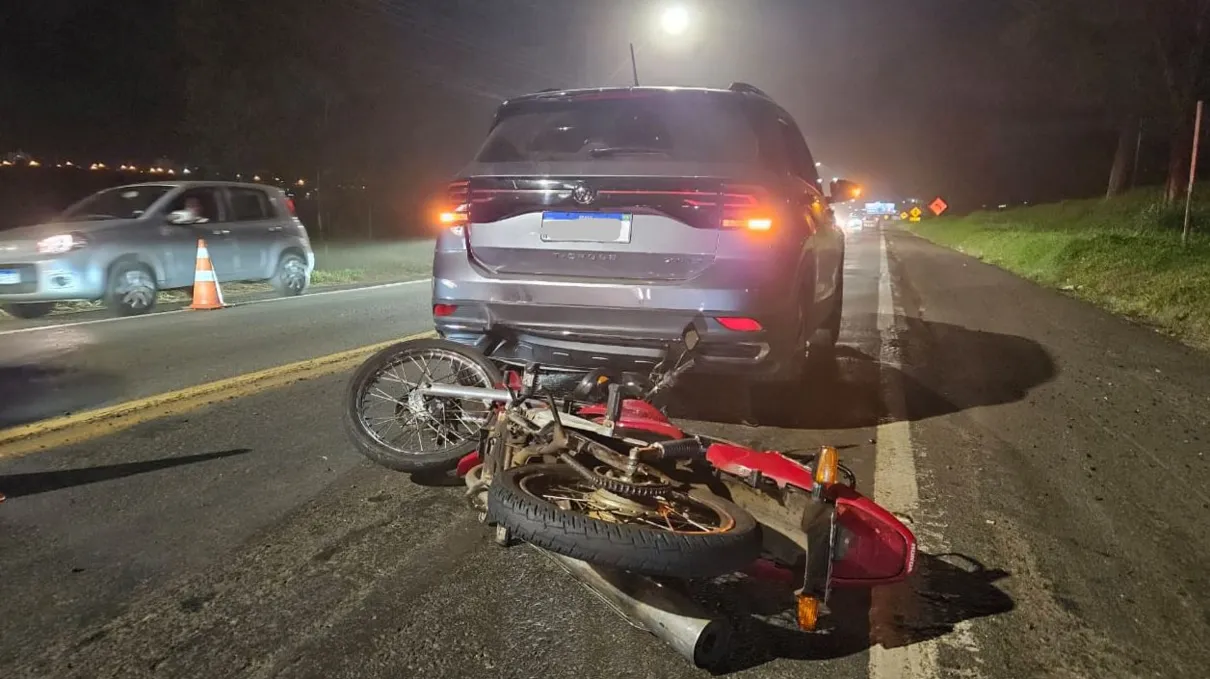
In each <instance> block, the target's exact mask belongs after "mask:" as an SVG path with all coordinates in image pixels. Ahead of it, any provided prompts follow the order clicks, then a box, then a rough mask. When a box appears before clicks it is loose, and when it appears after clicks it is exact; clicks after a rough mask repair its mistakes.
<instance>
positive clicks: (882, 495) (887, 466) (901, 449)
mask: <svg viewBox="0 0 1210 679" xmlns="http://www.w3.org/2000/svg"><path fill="white" fill-rule="evenodd" d="M878 269H879V273H878V333H879V336H880V339H881V341H880V342H879V344H880V348H879V352H878V359H879V362H880V365H881V368H880V375H879V382H880V388H881V391H882V394H883V398H884V399H886V407H887V412H888V415H889V417H888V418H887V419H888V420H890V421H887V422H883V423H881V424H879V425H878V427H877V430H876V432H875V441H876V449H875V457H874V501H875V502H877V503H878V504H880V505H882V506H883V507H885V508H886V509H887V510H888V511H890V512H893V513H895V514H897V515H899V516H900V517H908V518H910V519H911V520H912V521H911V524H910V525H909V527H910V528H912V529H913V532H916V533H917V536H916V538H917V540H918V542H919V548H920V549H921V550H922V551H925V552H931V553H934V554H936V553H937V552H936V551H935V550H934V549H933V547H934V546H935V545H932V544H929V545H926V544H925V540H926V537H925V536H922V535H920V534H919V532H920V531H919V526H920V523H921V521H920V514H919V511H920V489H919V486H918V484H917V480H916V457H915V453H914V452H913V451H912V433H911V427H910V425H909V424H908V422H907V420H906V419H903V416H904V413H906V412H907V411H906V409H905V405H906V402H905V399H904V391H903V383H902V380H901V375H902V373H901V366H902V362H901V361H900V356H899V350H898V349H897V348H896V347H895V345H894V342H893V340H894V339H895V337H896V327H897V325H896V318H897V317H898V316H899V315H900V309H899V308H898V306H897V305H896V304H895V300H894V296H893V295H892V292H891V272H890V267H889V265H888V263H887V242H886V233H885V232H882V231H880V233H879V239H878ZM886 594H887V593H886V592H875V602H876V603H875V607H879V606H878V604H879V603H882V604H883V605H885V606H895V604H896V601H897V600H901V599H899V598H898V597H895V596H893V595H888V596H880V595H886ZM883 617H885V614H884V615H883ZM870 623H871V626H877V625H878V624H879V621H876V620H873V619H871V621H870ZM940 674H941V666H940V661H939V659H938V648H937V640H936V639H930V640H928V641H923V642H919V643H915V644H910V645H907V646H899V647H896V648H886V647H884V646H883V645H882V644H881V643H875V644H873V645H872V646H870V679H932V678H934V677H938V676H940Z"/></svg>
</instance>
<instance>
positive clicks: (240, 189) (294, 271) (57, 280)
mask: <svg viewBox="0 0 1210 679" xmlns="http://www.w3.org/2000/svg"><path fill="white" fill-rule="evenodd" d="M198 239H205V241H206V249H207V250H208V251H209V253H210V260H211V262H212V263H213V265H214V271H215V274H216V275H217V276H218V279H219V281H220V282H230V281H269V282H271V283H272V284H273V286H274V288H276V289H277V291H278V292H279V293H280V294H282V295H299V294H302V292H303V291H304V290H306V288H307V286H308V285H309V284H310V280H311V272H312V270H313V269H314V268H315V254H314V253H313V252H312V250H311V243H310V240H309V239H308V238H307V230H306V228H305V227H304V226H303V224H302V222H301V221H299V220H298V218H297V217H296V216H295V215H294V204H293V202H292V201H291V200H290V199H289V198H288V197H287V196H286V194H285V193H283V192H282V191H281V190H280V189H276V188H273V187H269V186H262V185H260V184H237V183H233V182H157V183H154V184H133V185H130V186H119V187H115V188H111V189H106V190H104V191H101V192H99V193H95V194H93V195H91V196H89V197H88V198H85V199H84V200H82V201H80V202H79V203H76V204H75V205H73V206H71V207H70V208H68V209H67V210H66V211H65V212H64V213H63V214H61V215H59V216H58V217H57V218H56V219H55V220H54V221H53V222H50V223H47V224H40V225H37V226H29V227H22V228H18V229H11V230H8V231H3V232H0V305H3V308H4V310H5V311H7V312H8V313H10V314H12V315H13V316H16V317H18V318H37V317H40V316H45V315H46V314H48V313H50V311H51V310H52V309H53V308H54V305H55V303H56V302H67V301H92V300H104V302H105V304H106V305H107V306H108V307H109V308H110V309H111V310H112V311H113V312H114V313H116V314H118V315H122V316H126V315H133V314H142V313H146V312H148V311H150V310H151V309H152V308H153V307H154V306H155V300H156V293H157V292H158V291H160V290H169V289H174V288H189V287H190V286H192V285H193V276H194V269H195V264H196V261H197V246H198Z"/></svg>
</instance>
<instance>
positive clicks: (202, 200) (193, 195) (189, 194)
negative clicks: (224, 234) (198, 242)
mask: <svg viewBox="0 0 1210 679" xmlns="http://www.w3.org/2000/svg"><path fill="white" fill-rule="evenodd" d="M222 207H223V201H221V200H220V199H219V193H218V189H216V188H211V187H201V188H196V189H187V190H185V191H182V192H181V195H179V196H177V197H176V198H175V199H173V201H172V204H171V205H169V206H168V212H176V211H178V210H185V209H192V210H193V212H194V213H195V214H196V215H197V217H198V219H199V220H201V221H203V222H206V223H212V222H225V221H227V220H226V218H225V215H224V212H223V209H222Z"/></svg>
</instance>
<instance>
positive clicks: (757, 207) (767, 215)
mask: <svg viewBox="0 0 1210 679" xmlns="http://www.w3.org/2000/svg"><path fill="white" fill-rule="evenodd" d="M724 191H725V193H724V194H723V214H722V226H723V228H724V229H747V230H748V231H769V230H771V229H772V228H773V211H772V209H770V207H769V205H768V201H767V193H766V192H765V191H764V189H761V188H760V187H757V186H728V187H726V188H725V189H724Z"/></svg>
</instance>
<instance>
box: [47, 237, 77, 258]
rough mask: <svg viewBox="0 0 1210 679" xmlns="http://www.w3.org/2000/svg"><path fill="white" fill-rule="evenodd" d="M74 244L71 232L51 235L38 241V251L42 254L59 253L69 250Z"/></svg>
mask: <svg viewBox="0 0 1210 679" xmlns="http://www.w3.org/2000/svg"><path fill="white" fill-rule="evenodd" d="M74 245H75V242H74V239H73V238H72V237H71V234H63V235H61V236H51V237H50V238H43V239H42V240H40V241H38V252H40V253H42V254H59V253H63V252H67V251H68V250H71V249H72V247H73V246H74Z"/></svg>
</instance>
